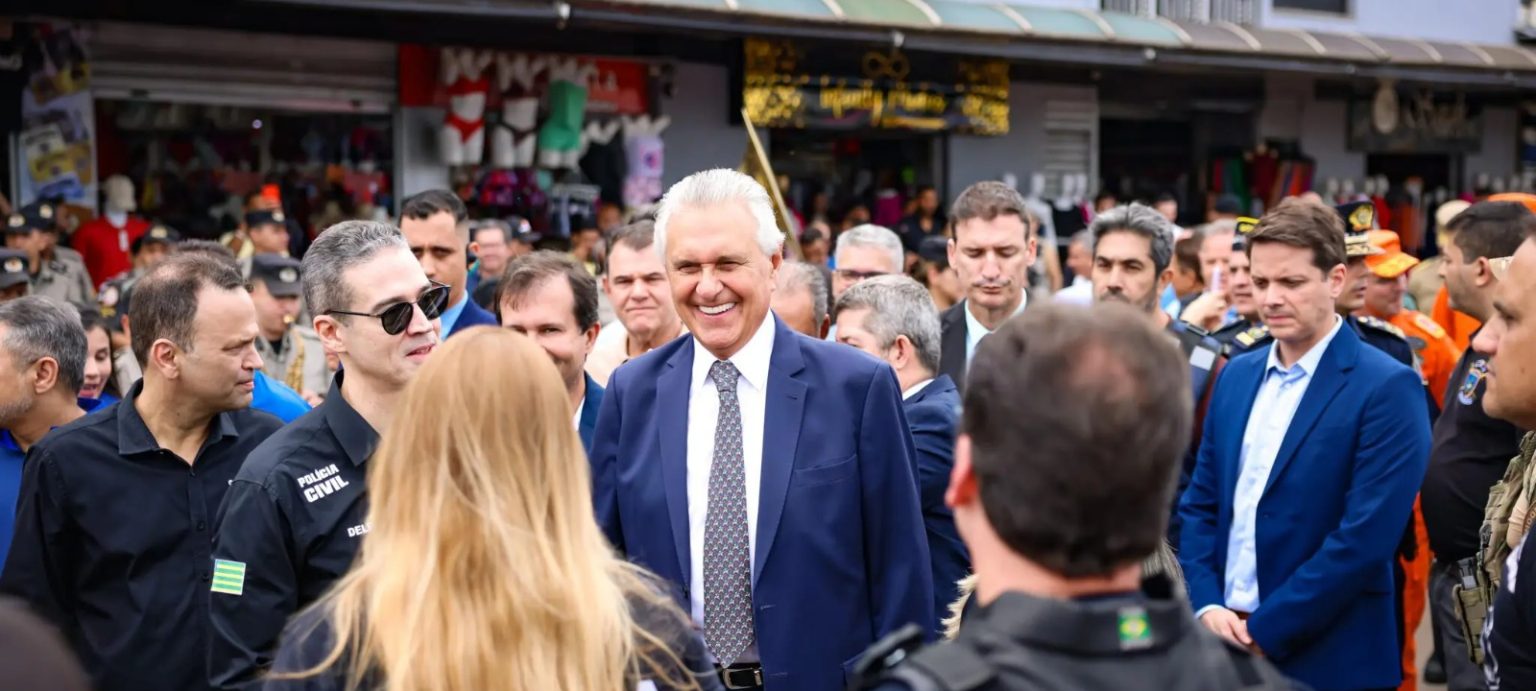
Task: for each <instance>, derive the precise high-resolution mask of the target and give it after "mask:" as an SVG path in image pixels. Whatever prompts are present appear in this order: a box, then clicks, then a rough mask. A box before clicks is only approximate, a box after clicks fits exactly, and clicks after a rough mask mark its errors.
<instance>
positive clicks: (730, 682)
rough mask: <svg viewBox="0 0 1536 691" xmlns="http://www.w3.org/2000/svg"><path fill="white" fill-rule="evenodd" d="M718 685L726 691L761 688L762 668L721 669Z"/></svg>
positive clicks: (757, 666)
mask: <svg viewBox="0 0 1536 691" xmlns="http://www.w3.org/2000/svg"><path fill="white" fill-rule="evenodd" d="M720 683H721V684H723V685H724V686H725V688H727V689H756V688H762V686H763V667H762V665H753V666H750V667H722V668H720Z"/></svg>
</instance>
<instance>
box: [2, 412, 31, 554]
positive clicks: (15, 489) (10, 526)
mask: <svg viewBox="0 0 1536 691" xmlns="http://www.w3.org/2000/svg"><path fill="white" fill-rule="evenodd" d="M26 458H27V452H25V451H22V450H21V447H20V446H17V445H16V440H15V439H12V438H11V431H10V430H7V429H0V569H3V568H4V567H5V556H6V555H7V554H9V553H10V551H11V533H13V532H15V531H16V496H17V494H19V493H20V492H21V463H22V461H24V460H26Z"/></svg>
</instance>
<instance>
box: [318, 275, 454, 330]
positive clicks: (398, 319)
mask: <svg viewBox="0 0 1536 691" xmlns="http://www.w3.org/2000/svg"><path fill="white" fill-rule="evenodd" d="M447 306H448V286H445V285H443V284H441V283H437V282H433V283H432V287H431V288H428V289H426V290H425V291H424V292H422V294H421V297H419V298H416V301H415V302H397V303H395V304H393V305H390V306H388V307H385V308H384V309H382V310H380V311H379V312H378V313H377V314H369V313H367V312H348V311H346V310H327V311H326V314H346V315H351V316H353V317H374V318H377V319H378V320H379V324H380V325H381V326H383V327H384V333H387V334H389V335H391V336H394V335H396V334H398V333H400V332H401V331H404V330H405V327H407V326H410V325H411V318H412V317H414V316H416V308H417V307H420V308H421V313H422V314H423V315H426V317H427V319H436V318H437V317H438V315H440V314H442V313H443V308H444V307H447Z"/></svg>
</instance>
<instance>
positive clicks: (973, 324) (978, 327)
mask: <svg viewBox="0 0 1536 691" xmlns="http://www.w3.org/2000/svg"><path fill="white" fill-rule="evenodd" d="M1028 304H1029V291H1028V290H1026V291H1024V292H1023V294H1021V295H1020V296H1019V308H1018V309H1016V310H1014V311H1013V314H1010V315H1008V317H1009V318H1010V319H1012V318H1013V317H1016V316H1018V314H1019V313H1020V312H1023V311H1024V306H1025V305H1028ZM960 311H962V312H965V368H966V370H970V368H971V360H972V359H973V358H974V357H975V355H976V344H977V343H980V342H981V339H983V338H986V337H987V336H990V335H992V330H991V329H989V328H987V327H985V326H982V324H981V321H980V320H978V319H976V315H974V314H971V304H970V301H966V304H965V307H964V308H962V309H961V310H960Z"/></svg>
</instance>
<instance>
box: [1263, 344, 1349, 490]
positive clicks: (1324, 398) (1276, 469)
mask: <svg viewBox="0 0 1536 691" xmlns="http://www.w3.org/2000/svg"><path fill="white" fill-rule="evenodd" d="M1275 347H1279V346H1278V345H1276V346H1275ZM1359 349H1360V339H1359V337H1357V336H1355V334H1354V331H1352V330H1351V329H1350V328H1349V325H1348V324H1345V325H1344V326H1343V327H1342V328H1340V329H1339V333H1338V335H1336V336H1334V337H1333V342H1332V343H1330V344H1328V350H1327V351H1325V352H1324V353H1323V359H1322V360H1319V361H1318V363H1317V371H1316V372H1314V373H1312V381H1310V382H1308V383H1307V392H1306V393H1305V394H1302V396H1301V403H1300V404H1299V405H1297V406H1296V414H1295V415H1294V416H1292V417H1291V425H1290V427H1289V428H1287V429H1286V431H1285V440H1284V441H1283V442H1282V443H1281V444H1280V452H1279V453H1278V454H1276V455H1275V464H1274V466H1273V467H1272V468H1271V469H1270V471H1269V480H1267V481H1265V483H1264V492H1265V493H1268V492H1269V488H1270V487H1273V486H1274V484H1275V479H1276V478H1278V477H1280V473H1282V472H1284V471H1285V467H1286V465H1288V464H1289V463H1290V462H1291V459H1293V458H1295V457H1296V451H1297V449H1298V447H1300V446H1301V443H1302V441H1304V440H1305V439H1306V438H1307V435H1308V434H1310V433H1311V432H1312V427H1313V426H1314V425H1316V424H1317V421H1318V418H1321V417H1322V415H1323V411H1324V410H1326V409H1327V408H1328V404H1329V403H1331V402H1332V401H1333V398H1334V397H1335V396H1337V395H1339V391H1341V390H1343V388H1344V382H1345V381H1346V376H1345V373H1346V372H1348V371H1349V370H1351V369H1354V367H1355V356H1356V355H1357V354H1358V353H1359ZM1261 496H1262V495H1261Z"/></svg>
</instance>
